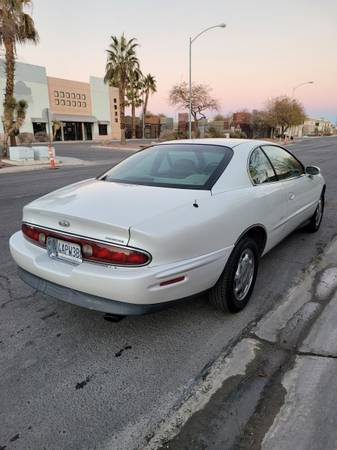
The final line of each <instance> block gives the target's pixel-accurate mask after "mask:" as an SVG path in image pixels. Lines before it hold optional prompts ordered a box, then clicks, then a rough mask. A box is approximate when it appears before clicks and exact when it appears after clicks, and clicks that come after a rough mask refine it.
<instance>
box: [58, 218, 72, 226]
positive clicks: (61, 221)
mask: <svg viewBox="0 0 337 450" xmlns="http://www.w3.org/2000/svg"><path fill="white" fill-rule="evenodd" d="M59 225H60V226H61V227H70V222H68V220H59Z"/></svg>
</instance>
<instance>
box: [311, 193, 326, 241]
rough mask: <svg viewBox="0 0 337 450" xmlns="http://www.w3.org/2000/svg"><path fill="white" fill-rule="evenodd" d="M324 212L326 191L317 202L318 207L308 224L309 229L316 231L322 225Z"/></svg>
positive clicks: (312, 231)
mask: <svg viewBox="0 0 337 450" xmlns="http://www.w3.org/2000/svg"><path fill="white" fill-rule="evenodd" d="M323 214H324V193H323V192H322V195H321V198H320V199H319V201H318V203H317V207H316V209H315V212H314V214H313V215H312V217H311V218H310V222H309V224H308V226H307V230H308V231H309V232H311V233H316V231H318V230H319V227H320V226H321V223H322V219H323Z"/></svg>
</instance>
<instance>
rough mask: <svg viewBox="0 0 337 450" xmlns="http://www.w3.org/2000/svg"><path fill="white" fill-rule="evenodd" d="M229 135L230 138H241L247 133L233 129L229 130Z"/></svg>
mask: <svg viewBox="0 0 337 450" xmlns="http://www.w3.org/2000/svg"><path fill="white" fill-rule="evenodd" d="M230 137H231V138H243V139H245V138H246V137H247V135H246V133H245V132H244V131H241V130H235V131H231V133H230Z"/></svg>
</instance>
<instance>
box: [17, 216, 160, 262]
mask: <svg viewBox="0 0 337 450" xmlns="http://www.w3.org/2000/svg"><path fill="white" fill-rule="evenodd" d="M22 223H23V224H25V225H28V226H32V227H35V228H38V229H40V230H45V231H52V232H55V233H57V234H58V235H61V236H64V237H66V238H67V237H68V238H69V237H71V236H74V237H76V238H79V239H85V240H86V241H90V242H94V243H95V242H98V243H101V244H107V245H110V246H112V247H117V248H121V249H126V250H131V251H132V250H135V251H137V252H139V253H143V254H144V255H146V256H147V257H148V258H149V261H148V262H147V263H145V264H133V265H127V264H113V263H112V262H110V263H108V262H103V261H93V260H89V259H86V258H83V257H82V259H83V261H85V262H88V263H93V264H102V265H105V266H113V267H128V268H135V267H144V266H148V265H149V264H150V263H151V262H152V255H151V254H150V253H149V252H147V251H146V250H143V249H140V248H137V247H130V246H128V245H121V244H114V243H112V242H109V241H103V240H102V239H93V238H90V237H87V236H83V235H80V234H75V233H64V232H63V231H60V230H55V229H54V228H48V227H44V226H41V225H37V224H36V223H31V222H26V221H23V222H22ZM24 236H25V235H24ZM25 237H26V236H25ZM29 242H32V243H35V241H31V240H30V239H29ZM38 247H40V248H43V249H46V247H41V246H39V245H38Z"/></svg>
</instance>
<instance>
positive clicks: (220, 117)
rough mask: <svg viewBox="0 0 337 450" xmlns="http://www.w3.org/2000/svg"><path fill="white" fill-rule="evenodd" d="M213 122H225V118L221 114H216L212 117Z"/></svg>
mask: <svg viewBox="0 0 337 450" xmlns="http://www.w3.org/2000/svg"><path fill="white" fill-rule="evenodd" d="M213 120H214V121H218V120H219V121H220V120H221V121H223V122H224V121H225V116H223V115H222V114H216V116H214V119H213Z"/></svg>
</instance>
